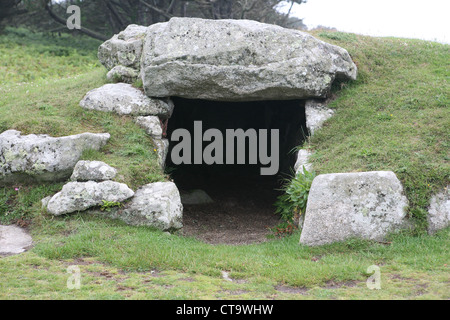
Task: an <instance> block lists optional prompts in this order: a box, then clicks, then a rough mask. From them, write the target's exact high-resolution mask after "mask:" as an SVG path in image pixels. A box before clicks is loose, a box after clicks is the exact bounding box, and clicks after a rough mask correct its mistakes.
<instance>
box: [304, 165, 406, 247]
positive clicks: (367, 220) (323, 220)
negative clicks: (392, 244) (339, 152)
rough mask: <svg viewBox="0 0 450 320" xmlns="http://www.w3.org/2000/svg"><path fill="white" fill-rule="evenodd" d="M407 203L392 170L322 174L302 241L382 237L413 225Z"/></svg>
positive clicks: (312, 195)
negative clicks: (407, 216) (409, 220)
mask: <svg viewBox="0 0 450 320" xmlns="http://www.w3.org/2000/svg"><path fill="white" fill-rule="evenodd" d="M407 205H408V201H407V199H406V197H405V196H404V195H403V187H402V185H401V183H400V181H399V180H398V179H397V177H396V176H395V174H394V173H393V172H391V171H373V172H361V173H334V174H323V175H319V176H317V177H316V178H315V179H314V181H313V183H312V185H311V189H310V193H309V197H308V204H307V207H306V213H305V221H304V224H303V230H302V233H301V237H300V243H301V244H305V245H311V246H315V245H323V244H327V243H332V242H336V241H343V240H346V239H349V238H361V239H370V240H376V241H382V240H383V239H384V238H385V236H386V235H387V234H388V233H390V232H395V231H397V230H400V229H403V228H408V227H409V226H410V224H409V222H408V220H407V218H406V207H407Z"/></svg>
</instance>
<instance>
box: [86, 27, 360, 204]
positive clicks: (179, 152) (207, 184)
mask: <svg viewBox="0 0 450 320" xmlns="http://www.w3.org/2000/svg"><path fill="white" fill-rule="evenodd" d="M98 57H99V59H100V61H101V62H102V64H103V65H104V66H105V67H106V68H107V69H108V75H107V78H108V79H109V80H111V81H113V82H116V83H115V84H108V85H105V86H103V87H101V88H98V89H94V90H92V91H90V92H89V93H87V95H86V96H85V97H84V98H83V100H82V101H81V103H80V105H81V106H82V107H83V108H87V109H95V110H101V111H111V112H116V113H118V114H122V115H123V114H125V115H130V116H135V117H136V118H135V119H136V120H135V121H136V123H137V124H138V125H139V126H141V127H142V128H143V129H144V130H145V131H146V132H147V133H148V134H149V136H150V137H151V138H152V139H153V141H154V143H155V146H156V148H157V149H158V154H159V159H160V163H161V166H162V167H163V168H165V169H166V170H169V171H170V172H171V176H172V177H173V178H174V181H175V183H176V185H177V186H178V188H179V189H180V190H181V192H182V195H183V197H182V200H183V199H184V200H183V201H185V205H189V203H191V202H190V201H194V203H211V201H212V202H213V203H215V205H216V207H218V208H223V207H228V206H230V205H231V207H233V208H237V207H239V209H233V210H241V211H252V210H253V211H260V210H266V211H267V208H269V211H272V210H271V209H272V208H273V203H274V201H275V200H276V196H277V195H278V193H277V191H276V190H277V188H279V187H280V174H289V173H292V172H293V170H294V168H295V169H297V168H299V169H300V168H303V165H306V167H307V168H309V167H308V164H307V155H308V153H307V152H306V153H305V152H303V151H301V152H300V153H299V157H297V154H296V152H293V150H294V149H295V148H296V147H297V146H299V145H301V144H302V143H303V141H304V140H305V139H306V137H307V136H308V135H309V134H310V133H312V132H313V131H314V130H316V129H317V128H319V127H320V125H321V124H322V123H323V122H324V121H325V120H326V119H327V118H329V117H330V116H331V115H332V114H333V111H331V110H330V109H328V108H327V107H326V105H325V104H324V103H323V102H324V101H325V100H326V98H327V97H328V94H329V92H330V89H331V85H332V83H333V81H335V80H336V79H339V80H352V79H356V75H357V68H356V65H355V64H354V63H353V61H352V59H351V57H350V55H349V54H348V53H347V51H346V50H345V49H343V48H340V47H337V46H334V45H331V44H328V43H325V42H323V41H320V40H318V39H316V38H314V37H312V36H311V35H309V34H307V33H303V32H300V31H297V30H291V29H284V28H281V27H278V26H275V25H268V24H263V23H259V22H256V21H248V20H215V21H213V20H204V19H196V18H172V19H171V20H170V21H168V22H165V23H158V24H154V25H151V26H149V27H143V26H136V25H130V26H128V27H127V28H126V29H125V30H124V31H122V32H120V33H119V34H117V35H115V36H113V37H112V38H111V39H110V40H108V41H106V42H104V43H103V44H102V45H101V46H100V47H99V51H98ZM130 83H131V84H135V85H136V84H139V83H140V84H142V92H141V91H139V90H137V89H135V88H134V87H133V86H132V85H130ZM193 190H200V192H203V196H202V197H200V198H195V200H186V199H188V197H186V195H188V194H192V191H193ZM205 191H206V192H205ZM204 199H208V201H204ZM235 202H236V203H235ZM233 203H235V204H234V205H233ZM252 203H253V204H254V203H256V204H257V205H256V206H254V207H248V206H250V205H249V204H252ZM258 205H259V206H260V207H258ZM263 207H264V208H263Z"/></svg>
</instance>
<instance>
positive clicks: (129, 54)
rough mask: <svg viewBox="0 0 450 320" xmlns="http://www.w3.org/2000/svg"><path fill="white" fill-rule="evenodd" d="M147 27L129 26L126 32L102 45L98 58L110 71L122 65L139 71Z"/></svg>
mask: <svg viewBox="0 0 450 320" xmlns="http://www.w3.org/2000/svg"><path fill="white" fill-rule="evenodd" d="M146 30H147V27H143V26H138V25H135V24H131V25H129V26H128V27H127V28H126V29H125V30H124V31H122V32H120V33H119V34H116V35H114V36H113V37H112V38H111V39H109V40H108V41H106V42H104V43H103V44H102V45H100V47H99V49H98V58H99V60H100V62H101V63H102V64H103V65H104V66H105V67H106V68H107V69H108V70H110V69H112V68H113V67H115V66H118V65H121V66H124V67H130V68H134V69H136V70H139V67H140V66H139V65H140V59H141V55H142V43H143V39H144V37H145V32H146Z"/></svg>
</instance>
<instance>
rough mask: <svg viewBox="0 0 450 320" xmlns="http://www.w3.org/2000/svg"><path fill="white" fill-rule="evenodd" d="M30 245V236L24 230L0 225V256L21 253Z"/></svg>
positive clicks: (31, 241)
mask: <svg viewBox="0 0 450 320" xmlns="http://www.w3.org/2000/svg"><path fill="white" fill-rule="evenodd" d="M32 244H33V240H32V239H31V236H30V235H29V234H28V233H27V232H26V231H25V230H24V229H22V228H19V227H17V226H2V225H0V255H13V254H19V253H22V252H24V251H26V249H27V248H28V247H30V246H31V245H32Z"/></svg>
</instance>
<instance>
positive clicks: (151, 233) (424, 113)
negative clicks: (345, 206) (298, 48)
mask: <svg viewBox="0 0 450 320" xmlns="http://www.w3.org/2000/svg"><path fill="white" fill-rule="evenodd" d="M7 31H8V32H7V34H6V35H1V36H0V56H1V57H2V59H0V71H1V72H0V77H1V78H0V79H1V80H0V81H1V84H0V96H1V98H0V131H3V130H7V129H17V130H20V131H22V133H23V134H28V133H36V134H38V133H45V134H50V135H53V136H63V135H69V134H76V133H81V132H85V131H90V132H109V133H110V134H111V140H110V142H109V143H108V145H107V146H106V147H105V148H104V149H103V150H101V151H100V152H86V153H85V154H84V158H85V159H95V160H102V161H105V162H107V163H108V164H110V165H112V166H114V167H116V168H118V169H119V175H118V180H119V181H121V182H124V183H127V184H128V185H130V186H131V187H132V188H134V189H136V188H137V187H138V186H140V185H143V184H145V183H149V182H153V181H160V180H164V179H167V176H165V175H164V174H163V173H161V172H160V169H159V167H158V165H157V156H156V154H155V152H154V151H153V150H154V147H153V146H152V143H151V141H150V140H149V139H148V138H147V136H146V135H145V133H144V132H143V130H141V129H140V128H138V127H137V126H136V125H134V124H133V123H132V121H131V120H130V119H129V118H127V117H120V116H116V115H112V114H105V113H101V112H90V111H86V110H83V109H81V108H80V107H79V106H78V102H79V101H80V100H81V98H82V97H83V96H84V94H85V93H86V92H87V91H89V90H91V89H94V88H96V87H99V86H101V85H102V84H104V83H105V80H104V79H105V73H106V71H105V69H104V68H103V67H101V66H100V65H99V63H98V62H97V58H96V47H97V45H98V43H95V42H92V41H91V40H85V39H82V38H72V37H69V36H63V37H62V38H54V39H50V38H49V36H48V35H43V34H30V33H29V32H27V31H24V30H21V29H20V30H16V29H8V30H7ZM314 35H315V36H318V37H319V38H322V39H323V40H325V41H327V42H331V43H334V44H337V45H339V46H342V47H344V48H346V49H347V50H348V51H349V53H350V54H351V56H352V58H353V59H354V61H355V62H356V63H357V65H358V68H359V77H358V80H357V81H354V82H351V83H337V84H336V85H335V88H334V92H335V94H336V95H337V97H336V99H335V100H334V101H333V102H332V103H331V104H330V107H331V108H333V109H335V110H336V115H335V116H334V117H333V118H331V119H330V120H329V121H327V122H326V123H325V126H324V127H323V128H322V129H321V130H319V131H317V132H316V133H315V134H314V136H313V137H312V139H311V140H310V141H308V142H307V143H306V145H305V147H307V148H310V149H312V150H313V151H314V156H313V158H312V162H313V165H314V168H315V170H316V171H317V172H318V173H330V172H350V171H368V170H392V171H394V172H395V173H396V174H397V176H398V177H399V178H400V179H401V181H402V183H403V185H404V187H405V191H406V194H407V197H408V199H409V201H410V209H409V212H410V214H411V215H412V216H415V217H417V218H419V219H418V221H421V222H422V223H423V224H422V228H421V229H419V230H423V227H424V226H425V222H424V219H423V217H424V216H425V214H426V208H427V206H428V201H429V198H430V196H431V195H432V194H433V193H435V192H437V191H439V190H441V189H442V188H443V187H444V186H445V185H447V184H448V183H449V173H450V169H449V139H448V138H449V128H450V123H449V121H450V114H449V112H450V108H449V107H448V106H449V100H448V92H449V91H450V90H449V85H448V70H449V66H448V64H449V61H450V60H449V46H448V45H442V44H438V43H433V42H426V41H419V40H405V39H394V38H371V37H364V36H358V35H353V34H344V33H339V32H333V33H330V32H321V31H317V32H315V34H314ZM61 186H62V184H47V185H39V186H20V185H17V186H13V187H10V188H1V189H0V223H12V222H16V221H20V222H23V221H26V220H30V221H31V225H30V228H31V232H32V235H33V237H34V241H35V243H36V245H35V247H34V248H33V249H31V250H30V251H28V252H27V253H24V254H22V255H19V256H12V257H7V258H0V273H1V274H2V281H1V283H0V298H2V299H8V298H9V299H11V298H13V299H14V298H16V299H17V298H18V299H27V298H33V299H39V298H41V299H54V298H81V299H85V298H91V299H92V298H94V299H122V298H123V299H126V298H130V297H131V298H137V299H139V298H152V299H153V298H162V299H173V298H185V299H195V298H197V299H201V298H208V299H211V298H212V299H215V298H222V299H227V298H233V299H236V298H259V299H270V298H278V299H285V298H290V299H292V298H294V299H302V298H306V299H311V298H372V299H382V298H400V299H403V298H417V297H421V298H431V299H433V298H438V299H446V298H449V290H448V266H447V263H448V261H449V260H450V259H449V258H450V256H449V251H448V248H449V230H448V229H447V230H442V231H441V232H439V233H438V234H437V235H435V236H428V235H426V234H424V233H421V232H418V233H417V234H416V235H414V236H413V235H411V234H400V235H396V236H392V237H391V238H390V239H388V241H387V242H386V243H374V242H370V241H359V240H358V241H357V240H349V241H346V242H343V243H337V244H333V245H328V246H323V247H319V248H308V247H305V246H301V245H299V244H298V239H299V233H298V232H295V233H294V234H293V235H292V236H289V237H285V238H282V239H274V240H271V241H269V242H266V243H263V244H258V245H247V246H227V245H219V246H212V245H208V244H205V243H201V242H199V241H197V240H194V239H190V238H186V237H182V236H180V235H177V234H173V235H167V234H164V233H162V232H160V231H156V230H152V229H149V228H144V227H139V228H134V227H130V226H126V225H124V224H123V223H120V222H117V221H110V220H105V219H101V218H99V217H96V216H91V215H88V214H84V213H80V214H74V215H68V216H64V217H50V216H48V215H47V214H45V213H44V212H42V210H41V209H40V199H42V198H43V197H45V196H47V195H51V194H53V193H55V192H56V191H58V190H59V189H60V188H61ZM72 264H75V265H79V266H80V268H81V272H82V287H81V289H80V290H77V291H73V290H72V291H71V290H70V289H68V288H67V286H66V281H67V277H68V275H67V273H66V269H65V268H67V266H68V265H72ZM371 265H379V266H380V267H381V272H382V274H381V276H382V289H383V290H375V291H371V290H368V289H367V287H366V283H365V281H366V280H367V278H368V276H369V275H370V274H368V272H369V271H368V267H369V266H371ZM222 271H228V272H229V273H230V276H231V277H232V278H234V279H240V281H234V282H228V281H223V280H222V279H221V272H222ZM18 274H20V277H18V276H17V275H18ZM155 274H158V275H160V276H158V277H154V275H155ZM36 279H37V280H36ZM446 281H447V282H446Z"/></svg>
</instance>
